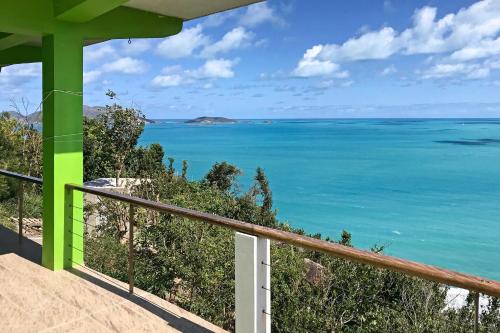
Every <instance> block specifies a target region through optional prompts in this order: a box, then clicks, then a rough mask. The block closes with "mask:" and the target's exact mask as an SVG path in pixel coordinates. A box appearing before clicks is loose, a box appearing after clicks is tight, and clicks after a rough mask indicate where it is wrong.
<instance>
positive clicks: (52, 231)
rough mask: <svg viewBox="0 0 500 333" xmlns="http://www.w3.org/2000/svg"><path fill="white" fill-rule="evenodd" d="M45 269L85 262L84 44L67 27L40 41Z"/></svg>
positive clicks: (59, 26) (69, 26)
mask: <svg viewBox="0 0 500 333" xmlns="http://www.w3.org/2000/svg"><path fill="white" fill-rule="evenodd" d="M42 62H43V250H42V251H43V252H42V264H43V266H45V267H47V268H49V269H52V270H59V269H62V268H67V267H71V266H72V265H73V264H80V263H82V262H83V238H82V237H83V222H82V221H83V210H82V207H83V200H82V195H81V193H69V192H66V190H65V187H64V185H65V184H66V183H76V184H81V183H82V182H83V152H82V151H83V134H82V132H83V127H82V126H83V125H82V121H83V97H82V90H83V40H82V37H81V35H80V34H79V33H78V31H77V30H76V29H75V28H74V26H73V25H71V24H63V23H61V24H58V26H57V27H56V29H55V32H54V33H53V34H49V35H46V36H44V37H43V40H42Z"/></svg>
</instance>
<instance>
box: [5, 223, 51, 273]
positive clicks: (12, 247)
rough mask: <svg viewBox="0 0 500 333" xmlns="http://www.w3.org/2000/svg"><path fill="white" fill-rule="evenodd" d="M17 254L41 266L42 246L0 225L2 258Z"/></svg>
mask: <svg viewBox="0 0 500 333" xmlns="http://www.w3.org/2000/svg"><path fill="white" fill-rule="evenodd" d="M9 253H15V254H17V255H19V256H20V257H23V258H24V259H27V260H29V261H31V262H33V263H35V264H38V265H40V264H41V262H42V245H41V244H39V243H37V242H35V241H33V240H31V239H29V238H26V237H23V238H22V239H21V240H20V239H19V236H18V234H17V232H15V231H13V230H11V229H8V228H6V227H4V226H2V225H0V256H1V255H4V254H9Z"/></svg>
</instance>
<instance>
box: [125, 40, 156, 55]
mask: <svg viewBox="0 0 500 333" xmlns="http://www.w3.org/2000/svg"><path fill="white" fill-rule="evenodd" d="M151 47H152V45H151V41H150V40H147V39H133V40H131V41H130V44H129V43H128V41H127V42H123V44H122V50H123V52H124V53H125V54H130V55H138V54H142V53H144V52H146V51H148V50H150V49H151Z"/></svg>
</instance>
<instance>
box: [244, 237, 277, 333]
mask: <svg viewBox="0 0 500 333" xmlns="http://www.w3.org/2000/svg"><path fill="white" fill-rule="evenodd" d="M269 243H270V242H269V240H268V239H265V238H259V237H255V236H251V235H247V234H242V233H239V232H237V233H236V235H235V259H236V264H235V277H236V283H235V293H236V333H270V332H271V266H270V257H271V255H270V248H269Z"/></svg>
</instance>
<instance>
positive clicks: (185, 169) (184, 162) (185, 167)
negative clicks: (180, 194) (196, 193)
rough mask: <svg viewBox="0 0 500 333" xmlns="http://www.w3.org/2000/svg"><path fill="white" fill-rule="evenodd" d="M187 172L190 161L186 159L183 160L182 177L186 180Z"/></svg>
mask: <svg viewBox="0 0 500 333" xmlns="http://www.w3.org/2000/svg"><path fill="white" fill-rule="evenodd" d="M187 172H188V162H187V161H186V160H184V161H182V178H183V179H184V180H186V179H187Z"/></svg>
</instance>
